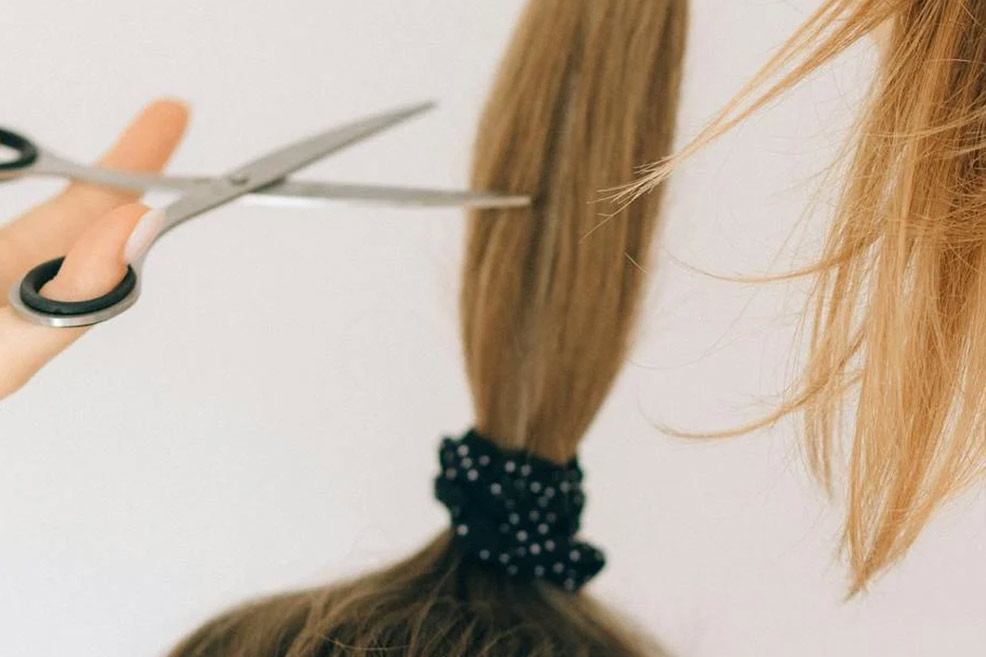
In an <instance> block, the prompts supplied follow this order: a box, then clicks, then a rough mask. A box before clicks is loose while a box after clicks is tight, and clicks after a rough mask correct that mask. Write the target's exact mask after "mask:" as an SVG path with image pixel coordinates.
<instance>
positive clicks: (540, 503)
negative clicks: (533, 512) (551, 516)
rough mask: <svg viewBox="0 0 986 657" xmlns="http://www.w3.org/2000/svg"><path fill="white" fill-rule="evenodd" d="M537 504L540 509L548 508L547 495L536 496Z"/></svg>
mask: <svg viewBox="0 0 986 657" xmlns="http://www.w3.org/2000/svg"><path fill="white" fill-rule="evenodd" d="M538 506H539V507H541V508H542V509H547V508H548V498H547V497H539V498H538Z"/></svg>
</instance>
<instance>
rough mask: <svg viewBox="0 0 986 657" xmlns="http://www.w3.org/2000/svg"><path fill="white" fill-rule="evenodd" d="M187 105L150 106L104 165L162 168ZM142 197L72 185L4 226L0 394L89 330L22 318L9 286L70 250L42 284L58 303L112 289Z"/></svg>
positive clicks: (0, 261)
mask: <svg viewBox="0 0 986 657" xmlns="http://www.w3.org/2000/svg"><path fill="white" fill-rule="evenodd" d="M187 122H188V110H187V109H186V107H185V105H184V104H182V103H180V102H178V101H174V100H159V101H156V102H153V103H151V104H150V105H148V106H147V107H145V108H144V109H143V111H141V112H140V114H138V115H137V117H136V118H135V119H134V120H133V122H132V123H131V124H130V126H129V127H128V128H126V129H125V130H124V131H123V133H121V135H120V136H119V138H118V139H117V141H116V144H114V146H113V147H112V148H111V149H110V150H109V152H107V153H106V155H105V156H103V158H102V159H101V160H100V165H101V166H104V167H107V168H110V169H116V170H119V171H139V172H147V173H150V172H157V171H160V170H162V169H163V168H164V166H165V165H166V164H167V162H168V160H169V159H170V158H171V154H172V153H173V152H174V150H175V148H176V147H177V146H178V143H179V142H180V141H181V137H182V134H183V133H184V131H185V126H186V124H187ZM138 198H139V195H136V194H131V193H127V192H121V191H115V190H110V189H107V188H101V187H97V186H94V185H89V184H84V183H72V184H70V185H69V186H68V187H67V188H66V189H65V190H64V191H62V192H61V193H59V194H58V195H56V196H55V197H53V198H51V199H49V200H47V201H45V202H43V203H41V204H40V205H38V206H36V207H34V208H32V209H31V210H29V211H28V212H26V213H25V214H23V215H21V216H20V217H17V218H16V219H13V220H11V221H9V222H8V223H6V224H4V225H3V226H2V227H0V291H2V292H3V297H2V299H0V399H3V398H5V397H7V396H8V395H10V394H11V393H13V392H15V391H16V390H18V389H20V388H21V387H22V386H23V385H24V384H25V383H27V382H28V381H29V380H30V378H31V377H32V376H33V375H34V374H35V373H36V372H37V371H38V370H39V369H41V367H43V366H44V365H45V363H47V362H48V361H50V360H51V359H52V358H54V357H55V356H57V355H58V354H59V353H61V352H62V351H63V350H64V349H65V348H67V347H68V346H69V345H71V344H72V343H74V342H75V341H76V340H78V339H79V338H80V337H81V336H82V334H83V333H85V332H86V331H87V330H88V329H86V328H72V329H54V328H48V327H43V326H36V325H33V324H30V323H28V322H25V321H23V320H22V319H20V318H19V317H18V316H17V315H16V314H15V313H14V312H13V310H12V309H11V308H10V307H9V306H7V305H6V291H7V290H8V289H9V288H10V286H11V284H12V283H13V282H14V281H16V280H17V279H18V278H19V277H20V276H22V275H23V274H24V273H25V272H26V271H28V270H29V269H31V268H32V267H34V266H36V265H38V264H40V263H42V262H44V261H46V260H50V259H51V258H55V257H57V256H59V255H63V254H65V256H66V257H65V262H64V264H63V265H62V268H61V271H59V273H58V276H56V277H55V278H54V279H52V280H51V281H50V282H49V283H48V284H47V285H45V286H44V288H42V290H41V292H42V294H43V295H45V296H47V297H49V298H52V299H56V300H59V301H83V300H85V299H91V298H93V297H96V296H101V295H103V294H106V293H107V292H109V291H110V290H112V289H113V288H114V287H115V286H116V285H117V284H118V283H119V282H120V280H122V278H123V275H124V274H125V273H126V268H127V263H126V261H125V258H124V246H125V244H126V242H127V239H128V238H129V237H130V234H131V232H132V231H133V228H134V226H136V224H137V222H138V221H139V220H140V218H141V217H142V216H143V215H144V214H145V213H146V212H147V210H148V208H147V207H145V206H143V205H141V204H139V203H137V202H136V201H137V200H138Z"/></svg>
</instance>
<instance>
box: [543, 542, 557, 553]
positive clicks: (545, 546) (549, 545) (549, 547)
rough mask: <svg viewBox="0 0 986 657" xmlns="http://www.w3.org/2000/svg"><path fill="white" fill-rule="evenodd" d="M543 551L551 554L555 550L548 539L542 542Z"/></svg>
mask: <svg viewBox="0 0 986 657" xmlns="http://www.w3.org/2000/svg"><path fill="white" fill-rule="evenodd" d="M544 549H545V550H547V551H548V552H552V551H553V550H554V549H555V542H554V541H552V540H551V539H548V540H547V541H545V542H544Z"/></svg>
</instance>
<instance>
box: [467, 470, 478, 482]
mask: <svg viewBox="0 0 986 657" xmlns="http://www.w3.org/2000/svg"><path fill="white" fill-rule="evenodd" d="M466 479H468V480H469V481H476V480H477V479H479V473H478V472H476V471H475V470H470V471H469V472H467V473H466Z"/></svg>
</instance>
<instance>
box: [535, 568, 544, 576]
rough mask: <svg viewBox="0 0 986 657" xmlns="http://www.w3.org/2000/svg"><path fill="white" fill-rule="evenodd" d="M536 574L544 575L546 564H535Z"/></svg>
mask: <svg viewBox="0 0 986 657" xmlns="http://www.w3.org/2000/svg"><path fill="white" fill-rule="evenodd" d="M534 576H535V577H544V566H534Z"/></svg>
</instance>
